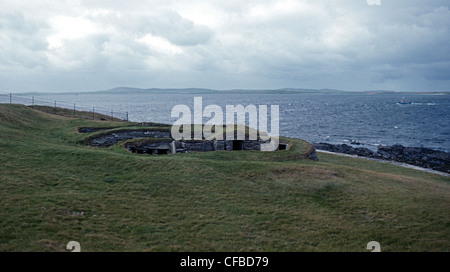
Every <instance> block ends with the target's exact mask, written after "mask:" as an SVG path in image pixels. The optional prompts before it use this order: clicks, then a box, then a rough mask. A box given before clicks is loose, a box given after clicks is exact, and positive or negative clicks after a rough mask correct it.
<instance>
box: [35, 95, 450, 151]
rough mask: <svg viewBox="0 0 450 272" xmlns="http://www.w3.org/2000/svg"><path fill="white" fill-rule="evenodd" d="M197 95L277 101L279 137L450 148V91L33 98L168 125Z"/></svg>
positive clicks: (207, 101) (206, 100)
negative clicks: (177, 107) (175, 110)
mask: <svg viewBox="0 0 450 272" xmlns="http://www.w3.org/2000/svg"><path fill="white" fill-rule="evenodd" d="M196 96H197V97H199V96H201V97H202V100H203V108H204V107H205V106H207V105H212V104H216V105H219V106H221V107H222V109H223V111H224V113H225V106H226V105H238V104H241V105H243V106H247V105H250V104H253V105H256V106H258V105H268V106H270V105H279V111H280V115H279V116H280V122H279V129H280V135H281V136H287V137H294V138H301V139H305V140H307V141H309V142H327V143H332V144H342V143H346V144H359V146H361V147H367V148H370V149H376V147H377V146H378V145H393V144H401V145H404V146H414V147H427V148H433V149H438V150H443V151H447V152H450V95H407V96H406V97H405V99H406V100H409V101H412V104H407V105H400V104H397V102H398V101H400V100H401V99H402V96H404V95H402V94H370V95H369V94H222V93H221V94H173V93H172V94H83V93H79V94H77V95H75V94H57V95H42V96H37V97H36V99H48V100H51V101H53V100H57V101H58V104H59V103H60V102H67V104H68V105H71V104H73V103H76V104H77V105H78V106H77V107H81V106H85V107H86V108H91V107H97V108H99V109H100V108H103V109H105V110H109V109H113V110H114V111H115V112H117V114H119V112H128V116H129V120H130V121H137V122H144V121H148V122H161V123H168V124H171V123H173V122H174V121H175V120H177V119H178V118H172V117H171V110H172V107H173V106H175V105H180V104H183V105H187V106H189V107H191V109H193V101H194V97H196ZM269 109H270V107H269ZM269 112H270V110H269ZM224 116H225V114H224ZM208 120H209V118H205V119H204V122H206V121H208Z"/></svg>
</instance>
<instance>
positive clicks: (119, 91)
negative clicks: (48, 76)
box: [16, 87, 450, 95]
mask: <svg viewBox="0 0 450 272" xmlns="http://www.w3.org/2000/svg"><path fill="white" fill-rule="evenodd" d="M149 93H153V94H177V93H179V94H317V95H323V94H341V95H355V94H367V95H375V94H393V95H398V94H401V95H450V91H421V92H413V91H389V90H365V91H345V90H337V89H307V88H280V89H225V90H217V89H207V88H147V89H144V88H134V87H116V88H112V89H107V90H97V91H78V92H61V93H53V92H52V93H51V94H149ZM16 94H20V95H40V94H49V93H48V92H23V93H16Z"/></svg>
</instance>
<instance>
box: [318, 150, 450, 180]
mask: <svg viewBox="0 0 450 272" xmlns="http://www.w3.org/2000/svg"><path fill="white" fill-rule="evenodd" d="M316 152H318V153H326V154H333V155H338V156H344V157H350V158H357V159H365V160H370V161H377V162H382V163H389V164H393V165H397V166H401V167H405V168H409V169H415V170H419V171H423V172H428V173H432V174H437V175H441V176H445V177H450V174H448V173H445V172H441V171H436V170H433V169H430V168H424V167H419V166H416V165H412V164H407V163H402V162H396V161H389V160H382V159H375V158H369V157H364V156H358V155H351V154H345V153H338V152H331V151H326V150H320V149H316Z"/></svg>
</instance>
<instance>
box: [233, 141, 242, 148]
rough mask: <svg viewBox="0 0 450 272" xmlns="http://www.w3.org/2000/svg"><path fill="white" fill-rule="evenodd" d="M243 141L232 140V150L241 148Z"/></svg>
mask: <svg viewBox="0 0 450 272" xmlns="http://www.w3.org/2000/svg"><path fill="white" fill-rule="evenodd" d="M243 149H244V143H243V142H242V141H239V140H236V141H233V150H243Z"/></svg>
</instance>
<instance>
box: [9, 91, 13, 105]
mask: <svg viewBox="0 0 450 272" xmlns="http://www.w3.org/2000/svg"><path fill="white" fill-rule="evenodd" d="M9 104H12V93H9Z"/></svg>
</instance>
